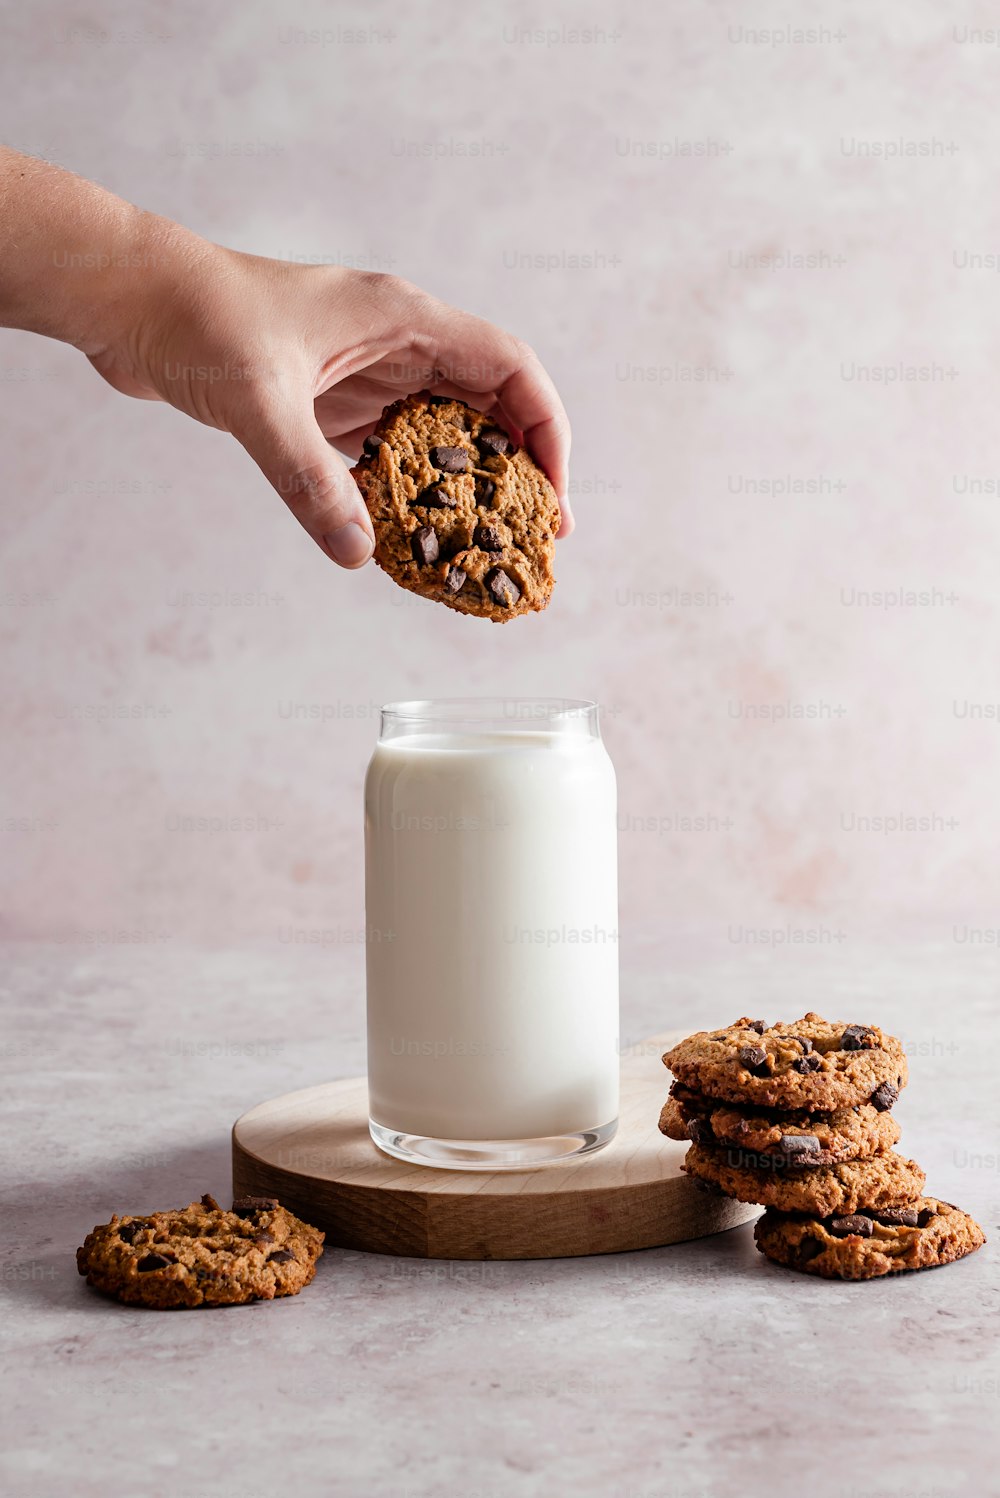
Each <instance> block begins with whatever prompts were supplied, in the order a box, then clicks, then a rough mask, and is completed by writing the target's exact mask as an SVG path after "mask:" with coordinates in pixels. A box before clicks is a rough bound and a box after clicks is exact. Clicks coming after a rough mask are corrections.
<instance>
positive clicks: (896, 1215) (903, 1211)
mask: <svg viewBox="0 0 1000 1498" xmlns="http://www.w3.org/2000/svg"><path fill="white" fill-rule="evenodd" d="M872 1216H873V1217H874V1218H875V1221H876V1222H880V1223H881V1224H882V1226H883V1227H884V1228H915V1227H917V1226H918V1225H919V1222H918V1219H919V1213H918V1212H917V1209H916V1207H886V1208H884V1210H883V1211H881V1212H873V1213H872Z"/></svg>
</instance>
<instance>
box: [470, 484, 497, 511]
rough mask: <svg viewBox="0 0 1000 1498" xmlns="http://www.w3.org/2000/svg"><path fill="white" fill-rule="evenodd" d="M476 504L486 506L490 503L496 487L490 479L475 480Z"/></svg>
mask: <svg viewBox="0 0 1000 1498" xmlns="http://www.w3.org/2000/svg"><path fill="white" fill-rule="evenodd" d="M475 491H476V504H477V505H488V504H490V503H491V502H492V500H493V496H494V494H495V493H496V492H497V486H496V484H495V483H494V482H493V480H492V479H476V483H475Z"/></svg>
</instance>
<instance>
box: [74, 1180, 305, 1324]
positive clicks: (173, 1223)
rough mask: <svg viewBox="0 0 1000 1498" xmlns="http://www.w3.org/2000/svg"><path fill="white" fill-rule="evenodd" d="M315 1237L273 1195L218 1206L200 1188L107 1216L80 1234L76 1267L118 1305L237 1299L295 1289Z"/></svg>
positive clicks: (168, 1306) (164, 1306)
mask: <svg viewBox="0 0 1000 1498" xmlns="http://www.w3.org/2000/svg"><path fill="white" fill-rule="evenodd" d="M323 1238H324V1234H323V1233H321V1232H320V1231H319V1230H318V1229H317V1228H313V1227H310V1226H309V1225H308V1224H307V1223H305V1222H300V1221H299V1220H298V1218H297V1217H293V1216H292V1214H291V1213H290V1212H286V1210H285V1208H284V1207H282V1206H279V1204H278V1202H277V1201H276V1200H275V1199H274V1198H273V1197H259V1196H247V1197H242V1198H240V1199H239V1200H237V1201H234V1202H233V1210H232V1211H231V1212H224V1211H223V1210H222V1208H221V1207H220V1206H219V1204H218V1202H217V1201H215V1199H214V1198H213V1197H211V1196H203V1197H202V1199H201V1201H200V1202H192V1203H191V1204H190V1206H187V1207H179V1208H178V1209H177V1210H176V1211H172V1212H153V1213H152V1214H151V1215H150V1216H148V1217H128V1216H126V1217H112V1219H111V1221H110V1222H109V1223H106V1224H104V1225H103V1226H102V1227H96V1228H95V1229H94V1231H93V1232H92V1233H88V1234H87V1237H86V1240H85V1242H84V1244H83V1247H82V1248H78V1249H77V1251H76V1267H77V1269H78V1270H79V1272H80V1273H81V1274H85V1275H86V1276H87V1284H88V1285H93V1286H94V1288H95V1289H97V1290H101V1291H103V1293H104V1294H105V1295H110V1296H113V1297H114V1299H115V1300H120V1301H122V1302H123V1303H124V1304H125V1305H142V1306H149V1307H151V1308H152V1309H154V1310H159V1311H166V1310H175V1309H178V1308H186V1307H197V1306H232V1305H242V1304H243V1303H244V1302H245V1301H248V1300H273V1299H274V1298H275V1297H276V1296H280V1295H297V1294H298V1292H299V1291H300V1290H301V1289H302V1287H303V1285H308V1283H309V1281H310V1280H311V1279H312V1277H313V1275H314V1274H315V1273H316V1260H317V1259H318V1258H319V1256H320V1254H321V1253H322V1252H323Z"/></svg>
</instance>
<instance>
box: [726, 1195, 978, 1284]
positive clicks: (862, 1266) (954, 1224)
mask: <svg viewBox="0 0 1000 1498" xmlns="http://www.w3.org/2000/svg"><path fill="white" fill-rule="evenodd" d="M754 1238H755V1239H756V1242H757V1247H758V1249H759V1250H760V1252H761V1253H762V1254H764V1255H765V1257H766V1258H768V1259H771V1260H773V1262H774V1263H775V1264H782V1265H784V1266H785V1268H786V1269H801V1270H802V1271H803V1272H804V1273H805V1274H818V1275H820V1276H822V1278H823V1279H827V1280H871V1279H877V1278H878V1277H879V1276H880V1275H883V1274H897V1273H899V1272H900V1271H901V1270H905V1269H934V1268H936V1267H937V1265H939V1264H950V1263H951V1262H952V1261H953V1260H954V1259H963V1258H964V1257H965V1255H966V1254H971V1253H975V1251H976V1249H977V1248H981V1247H982V1246H983V1244H984V1243H985V1242H986V1236H985V1234H984V1233H983V1230H982V1228H981V1227H980V1226H979V1224H978V1223H977V1222H974V1221H973V1219H972V1218H971V1217H970V1216H969V1215H968V1214H967V1213H966V1212H962V1211H960V1210H959V1209H958V1207H953V1206H952V1205H951V1203H950V1202H942V1201H938V1200H937V1199H936V1198H935V1197H931V1196H921V1197H917V1198H916V1200H915V1201H912V1202H909V1203H907V1204H906V1205H905V1206H902V1207H895V1208H888V1209H886V1210H884V1211H883V1210H878V1209H876V1210H868V1211H863V1212H856V1213H853V1214H851V1215H849V1216H839V1217H826V1218H823V1219H819V1218H815V1217H814V1218H805V1219H804V1218H802V1217H789V1216H787V1215H786V1214H785V1213H783V1212H775V1211H767V1212H765V1213H764V1215H763V1217H760V1218H758V1220H757V1223H756V1225H755V1227H754Z"/></svg>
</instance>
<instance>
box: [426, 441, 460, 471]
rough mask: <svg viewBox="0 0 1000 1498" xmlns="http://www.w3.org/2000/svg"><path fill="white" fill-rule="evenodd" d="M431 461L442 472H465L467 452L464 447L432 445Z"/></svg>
mask: <svg viewBox="0 0 1000 1498" xmlns="http://www.w3.org/2000/svg"><path fill="white" fill-rule="evenodd" d="M431 462H432V463H433V464H434V467H435V468H440V470H441V472H442V473H465V472H466V471H467V470H468V467H469V454H468V453H467V452H466V450H465V448H464V447H432V448H431Z"/></svg>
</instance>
